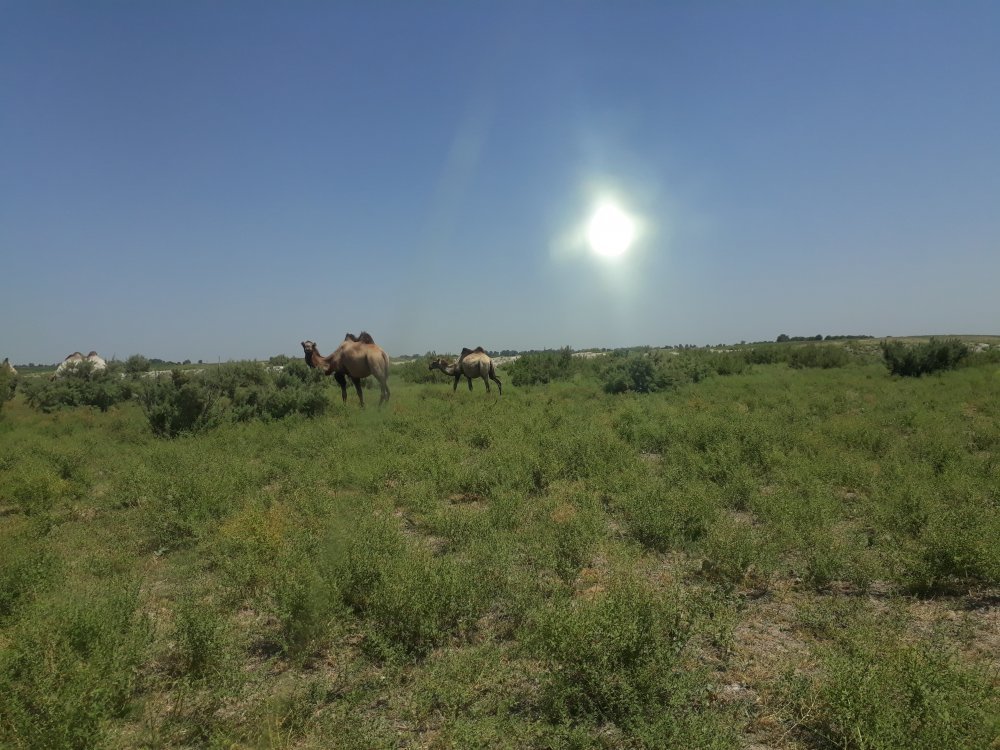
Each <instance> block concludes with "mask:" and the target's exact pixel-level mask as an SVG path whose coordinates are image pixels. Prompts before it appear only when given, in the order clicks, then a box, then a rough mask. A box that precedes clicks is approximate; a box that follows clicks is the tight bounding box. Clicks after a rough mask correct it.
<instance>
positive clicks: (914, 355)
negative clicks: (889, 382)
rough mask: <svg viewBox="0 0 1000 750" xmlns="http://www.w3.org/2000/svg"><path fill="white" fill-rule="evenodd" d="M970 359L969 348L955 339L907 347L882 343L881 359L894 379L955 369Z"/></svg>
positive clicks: (896, 343)
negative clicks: (896, 376)
mask: <svg viewBox="0 0 1000 750" xmlns="http://www.w3.org/2000/svg"><path fill="white" fill-rule="evenodd" d="M967 356H969V347H968V346H966V345H965V344H964V343H963V342H961V341H959V340H958V339H931V340H930V341H928V342H927V343H926V344H915V345H912V346H911V345H907V344H904V343H902V342H900V341H883V342H882V357H883V358H884V359H885V366H886V367H888V368H889V372H891V373H892V374H893V375H902V376H904V377H912V378H915V377H920V376H921V375H929V374H930V373H932V372H942V371H944V370H951V369H953V368H955V367H956V366H957V365H958V364H959V363H960V362H961V361H962V360H963V359H965V358H966V357H967Z"/></svg>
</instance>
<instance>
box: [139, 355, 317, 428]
mask: <svg viewBox="0 0 1000 750" xmlns="http://www.w3.org/2000/svg"><path fill="white" fill-rule="evenodd" d="M139 403H140V404H141V406H142V409H143V412H144V413H145V414H146V419H147V420H148V421H149V426H150V428H151V429H152V430H153V433H154V434H156V435H159V436H161V437H176V436H177V435H180V434H182V433H193V432H199V431H202V430H205V429H208V428H210V427H213V426H215V425H217V424H219V423H221V422H225V421H228V422H247V421H250V420H264V421H268V420H271V419H282V418H284V417H287V416H289V415H291V414H303V415H305V416H308V417H314V416H318V415H320V414H322V413H323V412H324V411H326V409H327V408H328V407H329V397H328V391H327V387H326V382H325V381H324V380H323V374H322V373H321V372H320V371H318V370H315V369H312V368H310V367H308V366H307V365H306V364H305V363H304V362H301V361H292V362H289V363H288V364H287V365H285V366H284V367H283V368H282V369H281V370H280V371H278V372H274V371H272V370H269V369H267V368H265V367H263V366H261V365H260V364H258V363H256V362H231V363H226V364H223V365H220V366H219V367H216V368H213V369H212V370H209V371H207V372H205V373H189V372H187V371H183V370H174V371H173V372H172V373H171V376H170V378H163V377H161V378H156V379H154V380H151V381H146V382H143V384H142V387H141V389H140V393H139Z"/></svg>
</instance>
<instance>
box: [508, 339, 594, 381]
mask: <svg viewBox="0 0 1000 750" xmlns="http://www.w3.org/2000/svg"><path fill="white" fill-rule="evenodd" d="M504 369H505V370H506V371H507V372H508V373H509V374H510V382H511V383H513V384H514V385H516V386H522V385H544V384H546V383H551V382H553V381H556V380H571V379H572V378H573V377H574V376H576V375H578V374H587V373H593V372H594V371H595V365H594V363H593V360H590V359H587V358H585V357H574V356H573V350H572V349H570V348H569V347H568V346H565V347H563V348H562V349H557V350H547V351H544V352H531V353H528V354H522V355H521V356H520V357H518V358H517V359H515V360H514V361H513V362H511V363H509V364H507V365H506V366H505V368H504Z"/></svg>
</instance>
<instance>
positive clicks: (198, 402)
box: [139, 370, 219, 437]
mask: <svg viewBox="0 0 1000 750" xmlns="http://www.w3.org/2000/svg"><path fill="white" fill-rule="evenodd" d="M217 399H218V395H217V394H216V393H215V392H213V391H212V390H210V389H208V388H206V387H205V385H204V384H203V383H201V382H198V381H196V380H193V379H192V378H191V376H189V375H185V374H184V373H183V372H181V371H180V370H174V371H173V373H171V377H170V378H155V379H153V380H151V381H148V382H144V383H143V387H142V389H141V390H140V391H139V404H140V405H141V406H142V411H143V413H144V414H145V415H146V419H147V421H148V422H149V426H150V429H152V431H153V434H154V435H158V436H160V437H176V436H177V435H180V434H181V433H185V432H199V431H201V430H204V429H206V428H208V427H211V426H213V425H214V424H216V423H218V421H219V416H218V414H217V412H216V411H215V410H214V409H213V407H214V405H215V402H216V400H217Z"/></svg>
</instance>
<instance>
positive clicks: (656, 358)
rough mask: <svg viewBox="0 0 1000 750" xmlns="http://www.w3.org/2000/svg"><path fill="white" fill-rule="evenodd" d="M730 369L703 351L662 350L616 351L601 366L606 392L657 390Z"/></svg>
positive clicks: (671, 387)
mask: <svg viewBox="0 0 1000 750" xmlns="http://www.w3.org/2000/svg"><path fill="white" fill-rule="evenodd" d="M717 366H719V367H722V369H727V367H728V365H723V364H722V363H721V360H719V362H715V361H713V360H711V359H710V358H709V357H706V356H705V355H703V354H696V353H693V352H685V353H684V354H672V353H671V354H663V353H661V352H651V353H646V352H630V351H627V350H622V351H617V352H612V354H610V355H609V356H608V357H607V360H606V362H604V363H602V365H601V378H602V381H603V387H604V392H605V393H656V392H658V391H666V390H670V389H673V388H677V387H679V386H681V385H684V384H686V383H698V382H700V381H702V380H704V379H705V378H707V377H709V376H710V375H713V374H715V373H716V371H717V370H716V367H717Z"/></svg>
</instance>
